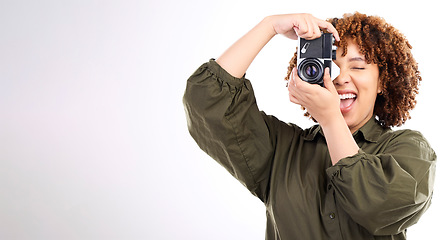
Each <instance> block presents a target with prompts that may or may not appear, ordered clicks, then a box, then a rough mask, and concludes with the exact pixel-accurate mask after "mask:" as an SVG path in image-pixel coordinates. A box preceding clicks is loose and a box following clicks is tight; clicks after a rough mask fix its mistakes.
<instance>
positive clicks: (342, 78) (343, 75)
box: [333, 69, 351, 86]
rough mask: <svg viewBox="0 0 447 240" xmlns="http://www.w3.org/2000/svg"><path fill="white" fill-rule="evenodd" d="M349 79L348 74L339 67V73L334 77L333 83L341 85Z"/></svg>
mask: <svg viewBox="0 0 447 240" xmlns="http://www.w3.org/2000/svg"><path fill="white" fill-rule="evenodd" d="M350 81H351V77H350V76H349V74H347V73H346V72H344V71H343V70H341V69H340V74H339V75H338V76H337V77H336V78H335V79H334V81H333V83H334V85H336V86H343V85H345V84H347V83H349V82H350Z"/></svg>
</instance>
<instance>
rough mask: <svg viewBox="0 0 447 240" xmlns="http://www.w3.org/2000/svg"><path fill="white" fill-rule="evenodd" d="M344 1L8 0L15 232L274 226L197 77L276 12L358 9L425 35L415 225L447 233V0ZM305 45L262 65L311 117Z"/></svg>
mask: <svg viewBox="0 0 447 240" xmlns="http://www.w3.org/2000/svg"><path fill="white" fill-rule="evenodd" d="M330 2H331V1H318V4H317V5H315V4H314V5H312V4H310V3H309V2H308V1H240V0H238V1H236V0H225V1H205V0H191V1H180V0H156V1H135V0H126V1H124V0H122V1H118V0H110V1H105V0H103V1H100V0H91V1H86V0H76V1H56V0H53V1H50V0H39V1H31V0H28V1H26V0H15V1H9V0H1V1H0V239H6V240H7V239H20V240H21V239H204V240H205V239H263V238H264V225H265V210H264V207H263V205H262V203H261V202H259V201H258V200H257V199H256V198H255V197H253V196H252V195H250V193H249V192H248V191H246V190H245V189H244V188H243V186H242V185H241V184H239V182H237V181H236V180H234V179H233V178H232V177H231V176H230V175H229V174H228V173H226V172H225V170H224V169H223V168H221V167H220V166H219V165H218V164H216V163H215V162H214V161H213V160H211V159H210V158H209V157H208V156H206V155H205V154H204V153H203V152H201V151H200V149H199V148H198V147H197V146H196V145H195V143H194V142H193V140H192V139H191V138H190V137H189V134H188V132H187V129H186V121H185V117H184V112H183V106H182V103H181V98H182V95H183V91H184V87H185V82H186V79H187V78H188V76H189V75H190V74H191V73H192V72H193V71H194V70H195V69H196V68H197V67H198V66H199V65H200V64H201V63H203V62H205V61H207V60H208V59H209V58H212V57H214V58H217V57H218V56H219V55H220V54H221V53H222V52H223V51H224V50H225V49H226V48H227V47H228V46H229V45H230V44H232V43H233V42H234V41H235V40H237V38H239V37H240V36H242V34H244V33H246V32H247V31H248V30H249V29H250V28H252V27H253V26H254V25H255V24H256V23H257V22H259V21H260V20H261V19H262V18H263V17H264V16H267V15H271V14H277V13H290V12H310V13H312V14H314V15H315V16H317V17H320V18H327V17H333V16H341V15H342V14H343V13H344V12H353V11H355V10H358V11H360V12H364V13H368V14H374V15H380V16H383V17H385V19H386V20H387V21H388V22H390V23H392V24H393V25H394V26H395V27H397V28H398V29H400V30H401V31H402V32H403V33H404V34H405V35H406V36H407V37H408V39H409V40H410V42H411V43H412V45H413V47H414V55H415V57H416V59H417V60H418V61H419V63H420V70H421V72H422V76H423V82H422V86H421V93H420V95H419V97H418V106H417V107H416V109H415V110H414V111H413V112H412V116H413V118H412V119H411V120H410V121H409V122H408V123H407V124H406V125H405V126H404V127H406V128H412V129H417V130H419V131H421V132H423V134H424V135H425V136H426V137H427V138H428V139H429V141H430V142H431V144H432V146H433V147H434V148H435V150H436V151H437V153H438V158H439V162H438V170H437V179H436V185H435V187H436V188H435V196H434V199H433V204H432V207H431V208H430V209H429V211H428V212H427V213H426V214H425V215H424V216H423V218H422V219H421V221H420V223H419V224H417V225H416V226H414V227H411V228H410V229H409V232H408V233H409V238H408V239H410V240H415V239H422V238H423V237H426V238H427V239H428V238H430V236H431V237H432V239H436V236H441V235H442V234H444V232H445V230H444V229H443V228H442V226H443V219H444V217H445V215H446V213H447V211H446V204H445V202H446V201H447V194H446V190H445V188H444V185H445V183H446V177H445V171H446V170H447V167H446V163H445V161H444V160H445V156H446V150H445V144H444V143H443V141H444V142H445V140H443V139H442V136H445V135H446V133H447V132H446V130H445V127H444V126H443V121H441V119H444V115H445V113H444V112H445V96H446V94H445V91H446V87H447V85H446V77H445V73H444V71H445V69H446V67H445V61H443V59H444V57H445V56H446V55H447V51H446V48H447V44H446V41H445V39H446V36H447V34H446V33H445V32H444V31H445V29H444V27H443V26H444V25H445V20H444V16H445V12H444V11H443V9H444V10H445V6H444V5H445V4H443V2H441V1H430V0H429V1H413V2H411V1H410V2H407V1H380V0H379V1H374V3H372V2H370V3H367V2H363V1H337V3H336V4H335V5H334V4H333V3H332V4H331V3H330ZM406 5H408V6H406ZM294 48H295V42H294V41H290V40H287V39H285V38H284V37H281V36H278V37H275V38H274V39H273V40H272V41H271V42H270V43H269V44H268V45H267V46H266V47H265V48H264V50H263V51H262V52H261V53H260V55H259V57H258V58H257V59H256V60H255V61H254V62H253V64H252V66H251V68H250V69H249V71H248V72H247V77H248V78H249V79H251V80H252V82H253V85H254V88H255V90H256V96H257V99H258V104H259V107H260V108H261V109H263V110H265V111H266V112H267V113H269V114H273V115H276V116H277V117H278V118H280V119H282V120H284V121H288V122H294V123H296V124H299V125H300V126H302V127H308V126H310V125H312V124H313V123H312V122H310V121H309V120H307V119H305V118H304V117H302V116H301V115H302V112H301V111H300V110H299V107H297V106H295V105H293V104H291V103H289V102H288V97H287V90H286V88H285V87H284V86H285V84H284V82H283V80H282V79H283V77H284V75H285V73H286V67H287V65H288V62H289V59H290V58H291V56H292V54H293V51H294ZM427 235H428V236H429V237H427Z"/></svg>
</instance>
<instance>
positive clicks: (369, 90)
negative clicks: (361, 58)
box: [355, 76, 379, 105]
mask: <svg viewBox="0 0 447 240" xmlns="http://www.w3.org/2000/svg"><path fill="white" fill-rule="evenodd" d="M355 82H356V87H357V89H358V91H359V95H360V98H361V99H363V100H364V101H366V102H367V103H368V104H372V105H374V103H375V101H376V97H377V92H378V89H379V80H378V76H377V78H376V77H363V78H357V81H355Z"/></svg>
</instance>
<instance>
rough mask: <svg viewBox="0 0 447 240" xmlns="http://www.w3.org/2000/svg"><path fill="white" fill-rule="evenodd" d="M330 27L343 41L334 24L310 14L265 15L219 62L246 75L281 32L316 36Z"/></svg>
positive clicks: (292, 37) (234, 72)
mask: <svg viewBox="0 0 447 240" xmlns="http://www.w3.org/2000/svg"><path fill="white" fill-rule="evenodd" d="M320 29H326V30H327V31H328V32H331V33H333V34H334V36H335V38H336V40H340V39H339V36H338V33H337V31H336V30H335V28H334V26H332V24H330V23H329V22H326V21H324V20H321V19H318V18H316V17H314V16H312V15H310V14H285V15H274V16H269V17H266V18H264V19H263V20H262V21H261V22H260V23H259V24H258V25H256V26H255V27H254V28H253V29H252V30H250V31H249V32H248V33H247V34H245V35H244V36H243V37H242V38H240V39H239V40H238V41H237V42H235V43H234V44H233V45H232V46H231V47H230V48H228V49H227V50H226V51H225V52H224V53H223V54H222V55H221V56H220V57H219V58H218V59H217V63H219V65H220V66H222V68H223V69H225V70H226V71H227V72H228V73H230V74H231V75H232V76H234V77H236V78H240V77H242V76H243V75H244V74H245V72H246V71H247V69H248V67H249V66H250V64H251V63H252V62H253V60H254V59H255V57H256V56H257V55H258V53H259V52H260V51H261V49H262V48H263V47H264V46H265V45H266V44H267V43H268V42H269V41H270V40H271V39H272V38H273V37H274V36H275V35H277V34H282V35H284V36H286V37H288V38H290V39H298V36H300V37H303V38H306V39H315V38H318V37H320V36H321V30H320Z"/></svg>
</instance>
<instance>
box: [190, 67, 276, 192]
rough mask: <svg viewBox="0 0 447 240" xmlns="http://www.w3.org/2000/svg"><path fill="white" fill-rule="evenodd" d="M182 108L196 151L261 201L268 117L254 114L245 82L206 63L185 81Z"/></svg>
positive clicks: (267, 156)
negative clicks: (203, 154) (204, 153)
mask: <svg viewBox="0 0 447 240" xmlns="http://www.w3.org/2000/svg"><path fill="white" fill-rule="evenodd" d="M183 104H184V108H185V112H186V118H187V123H188V129H189V132H190V134H191V136H192V137H193V138H194V140H195V141H196V142H197V144H198V145H199V147H200V148H201V149H202V150H203V151H205V152H206V153H207V154H208V155H210V156H211V157H212V158H213V159H215V160H216V161H217V162H219V163H220V164H221V165H222V166H223V167H225V168H226V169H227V170H228V171H229V172H230V173H231V174H232V175H233V176H234V177H235V178H236V179H238V180H239V181H240V182H241V183H242V184H243V185H245V186H246V187H247V188H248V189H249V190H250V191H251V192H252V193H253V194H254V195H255V196H257V197H259V198H260V199H261V200H263V201H264V200H265V198H266V191H267V184H268V178H269V175H270V168H271V164H272V155H273V153H272V144H271V141H270V137H269V136H270V134H269V129H268V127H267V122H266V121H269V119H272V118H270V117H267V116H266V115H265V114H264V113H263V112H260V111H259V110H258V107H257V105H256V100H255V96H254V93H253V89H252V86H251V84H250V81H249V80H247V79H245V76H244V77H242V78H240V79H239V78H235V77H233V76H231V75H230V74H229V73H228V72H226V71H225V70H224V69H223V68H221V67H220V66H219V65H218V64H217V63H216V62H215V61H214V60H210V61H209V62H208V63H205V64H203V65H202V66H201V67H200V68H199V69H197V70H196V72H195V73H194V74H193V75H192V76H191V77H190V78H189V79H188V82H187V87H186V90H185V94H184V96H183Z"/></svg>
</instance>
